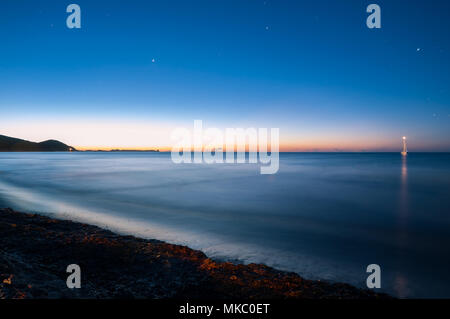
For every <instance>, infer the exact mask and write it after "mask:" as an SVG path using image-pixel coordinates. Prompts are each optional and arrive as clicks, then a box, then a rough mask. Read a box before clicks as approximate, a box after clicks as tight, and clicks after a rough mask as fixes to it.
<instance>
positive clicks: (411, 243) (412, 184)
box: [0, 152, 450, 297]
mask: <svg viewBox="0 0 450 319" xmlns="http://www.w3.org/2000/svg"><path fill="white" fill-rule="evenodd" d="M0 205H3V206H9V207H12V208H14V209H17V210H22V211H33V212H40V213H45V214H47V215H51V216H54V217H62V218H69V219H73V220H81V221H85V222H89V223H92V224H96V225H99V226H103V227H107V228H109V229H112V230H115V231H119V232H121V233H126V234H135V235H138V236H143V237H148V238H157V239H161V240H166V241H170V242H173V243H179V244H185V245H188V246H190V247H192V248H196V249H201V250H203V251H204V252H205V253H206V254H208V255H209V256H211V257H215V258H218V259H226V260H231V261H239V262H244V263H250V262H257V263H265V264H267V265H270V266H274V267H277V268H279V269H283V270H289V271H295V272H297V273H299V274H300V275H302V276H305V277H307V278H314V279H325V280H331V281H344V282H348V283H351V284H354V285H357V286H360V287H365V282H366V278H367V275H368V274H367V273H366V267H367V265H369V264H378V265H380V267H381V271H382V273H381V277H382V278H381V279H382V290H383V291H385V292H388V293H391V294H393V295H395V296H399V297H450V154H444V153H442V154H437V153H435V154H433V153H410V154H409V155H408V156H407V158H406V159H402V157H401V156H400V154H397V153H395V154H394V153H284V154H281V155H280V170H279V172H278V173H277V174H275V175H260V174H259V166H258V165H256V164H239V165H238V164H212V165H208V164H173V163H172V162H171V159H170V154H168V153H142V152H120V153H0Z"/></svg>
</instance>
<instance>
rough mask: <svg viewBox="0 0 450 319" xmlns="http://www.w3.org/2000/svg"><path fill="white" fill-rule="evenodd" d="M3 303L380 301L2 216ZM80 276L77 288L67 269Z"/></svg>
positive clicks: (195, 255) (56, 223) (84, 227)
mask: <svg viewBox="0 0 450 319" xmlns="http://www.w3.org/2000/svg"><path fill="white" fill-rule="evenodd" d="M0 241H1V242H2V245H1V247H0V299H28V298H38V299H47V298H51V299H58V298H83V299H92V298H94V299H96V298H101V299H103V298H150V299H168V298H171V299H188V298H189V299H224V298H225V299H227V298H238V299H285V298H290V299H291V298H293V299H298V298H307V299H368V298H370V299H372V298H375V299H379V298H390V296H388V295H386V294H383V293H375V292H373V291H370V290H368V289H360V288H356V287H354V286H351V285H349V284H345V283H329V282H324V281H320V280H308V279H304V278H302V277H301V276H299V275H298V274H296V273H293V272H286V271H280V270H277V269H274V268H272V267H268V266H266V265H263V264H248V265H243V264H233V263H231V262H221V261H217V260H213V259H210V258H208V257H207V256H206V255H205V254H204V253H203V252H201V251H199V250H194V249H191V248H189V247H186V246H181V245H174V244H170V243H166V242H163V241H160V240H155V239H142V238H137V237H134V236H129V235H128V236H125V235H119V234H116V233H114V232H112V231H109V230H106V229H102V228H100V227H97V226H93V225H88V224H84V223H79V222H73V221H69V220H62V219H54V218H50V217H46V216H43V215H38V214H26V213H21V212H16V211H14V210H12V209H10V208H4V209H2V208H0ZM70 264H78V265H79V266H80V268H81V288H80V289H69V288H67V286H66V279H67V277H68V276H69V273H66V267H67V266H68V265H70Z"/></svg>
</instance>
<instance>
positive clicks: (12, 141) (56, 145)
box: [0, 135, 76, 152]
mask: <svg viewBox="0 0 450 319" xmlns="http://www.w3.org/2000/svg"><path fill="white" fill-rule="evenodd" d="M71 151H76V149H75V148H73V147H72V146H69V145H66V144H64V143H61V142H60V141H56V140H47V141H43V142H40V143H35V142H30V141H26V140H21V139H19V138H14V137H9V136H5V135H0V152H71Z"/></svg>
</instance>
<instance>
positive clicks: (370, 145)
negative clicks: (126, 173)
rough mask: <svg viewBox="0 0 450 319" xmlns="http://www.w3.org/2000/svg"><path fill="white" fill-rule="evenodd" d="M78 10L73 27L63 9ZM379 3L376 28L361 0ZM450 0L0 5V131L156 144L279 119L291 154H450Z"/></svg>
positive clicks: (7, 1)
mask: <svg viewBox="0 0 450 319" xmlns="http://www.w3.org/2000/svg"><path fill="white" fill-rule="evenodd" d="M71 3H76V4H78V5H79V6H80V8H81V29H69V28H67V26H66V19H67V17H68V16H69V13H66V7H67V6H68V5H69V4H71ZM371 3H377V4H378V5H379V6H380V8H381V28H380V29H369V28H368V27H367V26H366V19H367V17H368V15H369V13H367V12H366V7H367V6H368V5H369V4H371ZM449 13H450V2H449V1H438V0H436V1H425V0H420V1H412V0H410V1H407V0H389V1H379V0H371V1H362V0H345V1H343V0H339V1H338V0H328V1H324V0H315V1H300V0H298V1H285V0H277V1H269V0H267V1H264V0H263V1H256V0H236V1H234V0H227V1H222V0H205V1H196V0H192V1H186V0H182V1H172V0H165V1H151V0H149V1H138V0H127V1H111V0H109V1H94V0H88V1H84V0H83V1H81V0H71V1H62V0H55V1H34V0H27V1H23V0H2V1H0V134H2V135H8V136H14V137H18V138H23V139H28V140H32V141H42V140H46V139H58V140H61V141H63V142H64V143H66V144H69V145H72V146H75V147H77V148H81V149H83V148H84V149H86V148H155V147H156V148H161V149H163V148H164V147H168V146H169V145H170V144H171V143H172V141H171V139H170V135H171V132H172V131H173V130H174V129H175V128H176V127H186V128H192V127H193V123H194V120H198V119H199V120H202V121H203V126H204V127H217V128H221V129H222V128H223V129H224V128H228V127H229V128H237V127H242V128H248V127H255V128H279V129H280V144H281V149H282V150H284V151H399V150H400V149H401V137H402V136H407V139H408V148H409V149H410V150H411V151H450V125H449V124H450V91H449V88H450V19H448V15H449Z"/></svg>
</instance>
